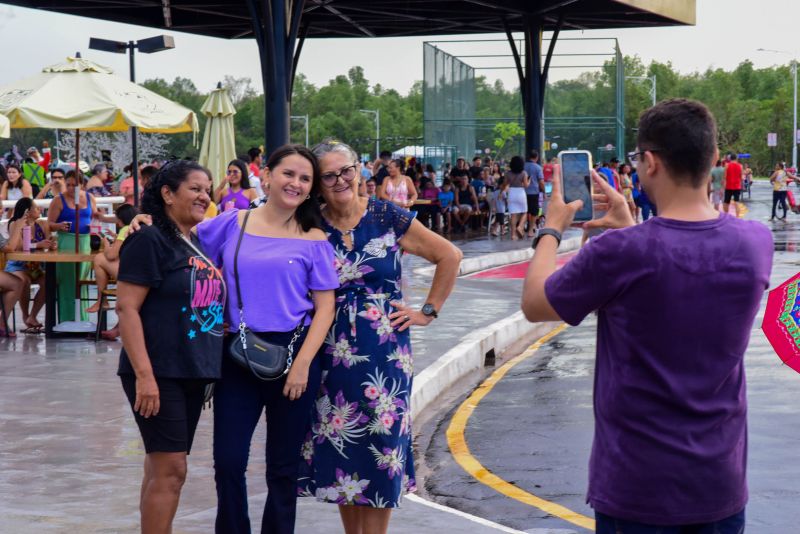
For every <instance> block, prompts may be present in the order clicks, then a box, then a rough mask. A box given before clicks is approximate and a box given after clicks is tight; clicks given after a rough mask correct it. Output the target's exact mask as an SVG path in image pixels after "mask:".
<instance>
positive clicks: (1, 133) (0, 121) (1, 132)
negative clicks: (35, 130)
mask: <svg viewBox="0 0 800 534" xmlns="http://www.w3.org/2000/svg"><path fill="white" fill-rule="evenodd" d="M0 137H11V123H10V122H9V121H8V119H7V118H6V116H5V115H0Z"/></svg>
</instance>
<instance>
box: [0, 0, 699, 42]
mask: <svg viewBox="0 0 800 534" xmlns="http://www.w3.org/2000/svg"><path fill="white" fill-rule="evenodd" d="M3 3H6V4H13V5H17V6H22V7H30V8H35V9H44V10H48V11H57V12H59V13H68V14H71V15H79V16H82V17H91V18H97V19H103V20H111V21H115V22H124V23H127V24H137V25H140V26H147V27H150V28H164V29H169V30H173V31H180V32H188V33H195V34H199V35H208V36H212V37H222V38H224V39H239V38H252V37H253V36H254V33H253V28H252V27H251V20H252V16H251V12H250V9H249V7H248V5H247V4H248V2H247V1H246V0H163V1H162V0H127V1H123V2H120V1H108V2H102V1H97V0H72V1H67V0H57V1H53V0H10V1H4V2H3ZM694 4H695V2H694V0H690V1H687V0H668V1H664V0H660V1H659V0H622V1H609V0H568V1H565V0H371V1H369V2H364V0H306V2H305V5H304V6H303V10H302V19H303V20H302V22H301V25H302V26H304V27H306V28H307V33H306V36H307V37H311V38H320V37H322V38H325V37H400V36H410V35H464V34H472V33H492V32H494V33H498V32H499V33H502V32H504V31H505V27H504V26H503V20H502V19H503V18H505V19H506V20H507V22H508V24H509V26H510V28H511V31H524V29H525V24H524V20H523V18H524V16H526V15H527V16H529V15H536V16H541V17H542V18H543V19H544V23H545V27H544V30H545V31H548V30H553V29H555V27H556V26H557V24H558V18H559V16H560V15H562V14H563V15H564V16H565V19H566V20H565V23H564V29H575V30H590V29H599V28H631V27H651V26H666V25H674V24H694V21H695V9H694V7H695V6H694Z"/></svg>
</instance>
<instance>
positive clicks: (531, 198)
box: [526, 193, 539, 217]
mask: <svg viewBox="0 0 800 534" xmlns="http://www.w3.org/2000/svg"><path fill="white" fill-rule="evenodd" d="M526 196H527V197H528V213H529V214H530V215H534V216H536V217H538V216H539V193H536V194H535V195H526Z"/></svg>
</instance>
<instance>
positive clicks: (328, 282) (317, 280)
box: [308, 241, 339, 291]
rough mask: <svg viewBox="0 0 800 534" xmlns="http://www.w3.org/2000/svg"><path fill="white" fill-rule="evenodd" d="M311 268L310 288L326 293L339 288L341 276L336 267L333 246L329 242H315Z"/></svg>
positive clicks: (309, 275) (309, 276)
mask: <svg viewBox="0 0 800 534" xmlns="http://www.w3.org/2000/svg"><path fill="white" fill-rule="evenodd" d="M311 249H312V250H311V252H312V254H313V257H312V260H311V268H310V269H309V271H308V288H309V289H311V290H312V291H324V290H328V289H338V288H339V275H338V274H337V273H336V267H335V266H334V254H333V246H331V244H330V243H329V242H328V241H314V242H313V243H312V245H311Z"/></svg>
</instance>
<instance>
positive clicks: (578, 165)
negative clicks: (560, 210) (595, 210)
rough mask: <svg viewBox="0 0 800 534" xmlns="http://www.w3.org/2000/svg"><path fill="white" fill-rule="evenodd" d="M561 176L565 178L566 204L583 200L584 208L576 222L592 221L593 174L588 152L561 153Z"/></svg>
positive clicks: (577, 215)
mask: <svg viewBox="0 0 800 534" xmlns="http://www.w3.org/2000/svg"><path fill="white" fill-rule="evenodd" d="M558 158H559V159H560V160H561V176H562V177H563V178H562V180H563V182H562V183H563V191H564V202H566V203H567V204H569V203H570V202H572V201H573V200H583V207H582V208H581V209H580V210H579V211H578V212H577V213H576V214H575V221H578V222H583V221H590V220H591V219H592V174H591V171H590V168H591V160H590V156H589V153H588V152H579V151H575V152H566V151H565V152H561V153H560V154H559V155H558Z"/></svg>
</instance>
